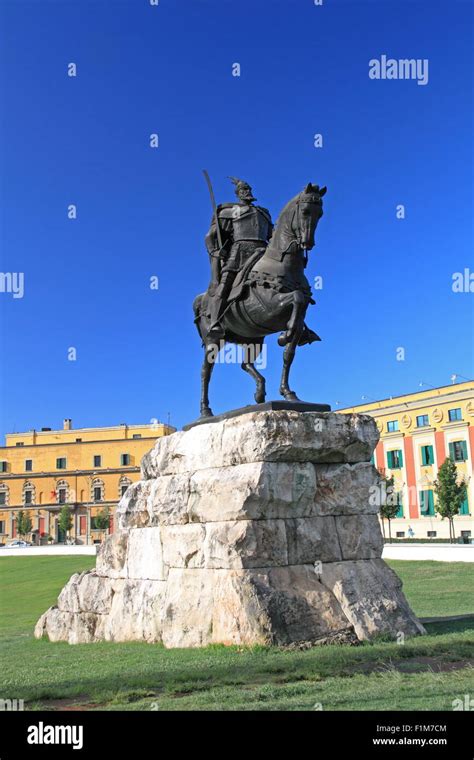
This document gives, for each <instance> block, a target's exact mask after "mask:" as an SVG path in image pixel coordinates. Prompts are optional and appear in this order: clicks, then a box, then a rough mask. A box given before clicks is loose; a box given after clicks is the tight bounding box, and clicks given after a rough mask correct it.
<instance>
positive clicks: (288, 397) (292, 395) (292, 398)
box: [280, 391, 301, 401]
mask: <svg viewBox="0 0 474 760" xmlns="http://www.w3.org/2000/svg"><path fill="white" fill-rule="evenodd" d="M280 393H281V395H282V396H283V398H284V399H285V401H301V399H299V398H298V396H297V395H296V393H294V392H293V391H286V393H285V391H280Z"/></svg>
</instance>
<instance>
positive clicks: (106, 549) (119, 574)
mask: <svg viewBox="0 0 474 760" xmlns="http://www.w3.org/2000/svg"><path fill="white" fill-rule="evenodd" d="M127 547H128V531H127V530H120V529H119V530H117V531H116V532H115V533H112V534H111V535H110V536H107V538H106V539H105V541H104V542H103V543H102V544H100V545H99V546H98V547H97V559H96V565H95V571H96V574H97V575H100V576H103V577H108V578H125V577H126V575H127V567H126V558H127Z"/></svg>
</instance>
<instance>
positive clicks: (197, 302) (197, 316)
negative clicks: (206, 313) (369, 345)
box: [193, 293, 206, 344]
mask: <svg viewBox="0 0 474 760" xmlns="http://www.w3.org/2000/svg"><path fill="white" fill-rule="evenodd" d="M205 297H206V294H205V293H200V294H199V295H198V296H196V298H195V299H194V301H193V312H194V324H195V325H196V328H197V331H198V333H199V337H200V338H201V340H202V341H203V344H204V336H203V332H202V327H203V325H202V317H203V314H202V308H203V301H204V300H205Z"/></svg>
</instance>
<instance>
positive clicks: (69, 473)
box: [0, 467, 140, 482]
mask: <svg viewBox="0 0 474 760" xmlns="http://www.w3.org/2000/svg"><path fill="white" fill-rule="evenodd" d="M127 472H140V468H139V467H120V468H116V467H112V468H105V467H104V468H103V469H100V468H99V469H95V470H54V472H24V473H16V472H10V473H9V472H0V482H1V481H2V480H34V479H35V478H54V479H55V480H62V479H63V478H66V477H73V478H75V477H80V476H81V475H82V476H85V477H91V476H93V477H95V478H100V476H101V475H124V474H126V473H127Z"/></svg>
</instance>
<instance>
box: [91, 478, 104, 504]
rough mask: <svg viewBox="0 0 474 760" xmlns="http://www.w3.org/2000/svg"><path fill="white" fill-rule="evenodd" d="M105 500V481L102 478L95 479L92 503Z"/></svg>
mask: <svg viewBox="0 0 474 760" xmlns="http://www.w3.org/2000/svg"><path fill="white" fill-rule="evenodd" d="M104 499H105V486H104V481H103V480H101V479H100V478H94V480H93V481H92V489H91V500H92V501H104Z"/></svg>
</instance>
